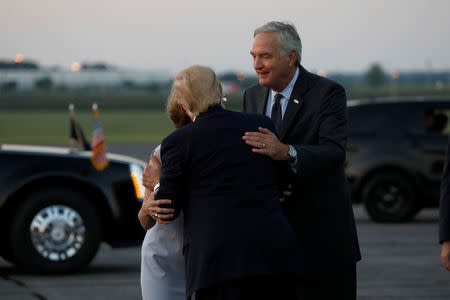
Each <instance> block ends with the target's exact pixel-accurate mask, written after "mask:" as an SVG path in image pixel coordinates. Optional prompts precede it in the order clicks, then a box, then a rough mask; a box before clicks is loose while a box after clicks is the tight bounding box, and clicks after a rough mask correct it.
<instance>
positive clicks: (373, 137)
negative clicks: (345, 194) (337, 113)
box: [346, 97, 450, 222]
mask: <svg viewBox="0 0 450 300" xmlns="http://www.w3.org/2000/svg"><path fill="white" fill-rule="evenodd" d="M449 117H450V97H394V98H375V99H367V100H353V101H349V104H348V120H349V123H348V124H349V138H348V149H347V161H346V172H347V176H348V179H349V182H350V185H351V193H352V199H353V201H354V202H355V203H361V202H362V203H364V206H365V208H366V210H367V213H368V214H369V215H370V217H371V218H372V219H373V220H374V221H377V222H400V221H407V220H410V219H411V218H412V217H414V216H415V215H416V214H417V213H418V212H419V211H420V210H421V209H422V208H424V207H438V205H439V188H440V180H441V175H442V171H443V166H444V159H445V151H446V149H447V140H448V134H449V133H450V124H449V122H448V120H449Z"/></svg>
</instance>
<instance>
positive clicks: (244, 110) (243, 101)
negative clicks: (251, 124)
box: [242, 91, 247, 112]
mask: <svg viewBox="0 0 450 300" xmlns="http://www.w3.org/2000/svg"><path fill="white" fill-rule="evenodd" d="M246 97H247V91H244V96H243V97H242V112H247V101H246Z"/></svg>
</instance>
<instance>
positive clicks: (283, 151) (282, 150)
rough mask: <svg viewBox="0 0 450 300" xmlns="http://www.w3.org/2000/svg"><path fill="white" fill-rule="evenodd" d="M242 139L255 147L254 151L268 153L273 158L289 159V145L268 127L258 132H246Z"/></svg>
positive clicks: (259, 129)
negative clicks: (281, 140)
mask: <svg viewBox="0 0 450 300" xmlns="http://www.w3.org/2000/svg"><path fill="white" fill-rule="evenodd" d="M242 139H243V140H244V141H245V143H247V144H248V145H250V146H252V147H254V148H253V149H252V151H253V152H255V153H259V154H263V155H267V156H269V157H270V158H272V159H273V160H289V158H290V156H289V146H288V145H286V144H283V143H282V142H280V140H279V139H278V138H277V136H276V135H275V134H274V133H273V132H271V131H270V130H268V129H266V128H261V127H259V128H258V132H246V133H245V135H244V136H243V137H242Z"/></svg>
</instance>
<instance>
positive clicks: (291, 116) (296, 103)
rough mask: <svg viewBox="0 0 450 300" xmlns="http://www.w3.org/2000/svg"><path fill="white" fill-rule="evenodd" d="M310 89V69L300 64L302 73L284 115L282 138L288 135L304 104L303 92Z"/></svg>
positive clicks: (280, 134)
mask: <svg viewBox="0 0 450 300" xmlns="http://www.w3.org/2000/svg"><path fill="white" fill-rule="evenodd" d="M307 90H308V71H306V69H305V68H303V67H302V66H300V73H299V74H298V78H297V81H296V82H295V85H294V89H293V90H292V93H291V97H290V98H289V102H288V105H287V108H286V112H285V113H284V117H283V126H282V127H281V130H280V132H279V137H280V140H283V139H284V137H285V136H286V133H287V132H288V130H289V128H290V127H291V125H292V124H293V123H294V120H295V118H296V115H297V114H298V112H299V111H300V110H301V108H302V106H303V102H304V100H303V98H302V96H303V94H304V93H305V92H306V91H307Z"/></svg>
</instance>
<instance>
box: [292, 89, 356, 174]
mask: <svg viewBox="0 0 450 300" xmlns="http://www.w3.org/2000/svg"><path fill="white" fill-rule="evenodd" d="M346 103H347V100H346V96H345V90H344V88H343V87H341V86H340V85H337V84H336V85H333V86H332V87H330V88H329V90H328V91H327V92H325V94H324V100H323V102H322V105H321V107H320V112H319V117H318V122H319V130H318V144H316V145H293V146H294V147H295V148H296V150H297V153H298V164H297V172H296V173H297V175H298V176H301V177H303V176H311V175H314V174H316V173H320V172H323V171H326V170H329V169H333V168H338V167H340V166H342V164H343V163H344V161H345V147H346V143H347V104H346Z"/></svg>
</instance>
